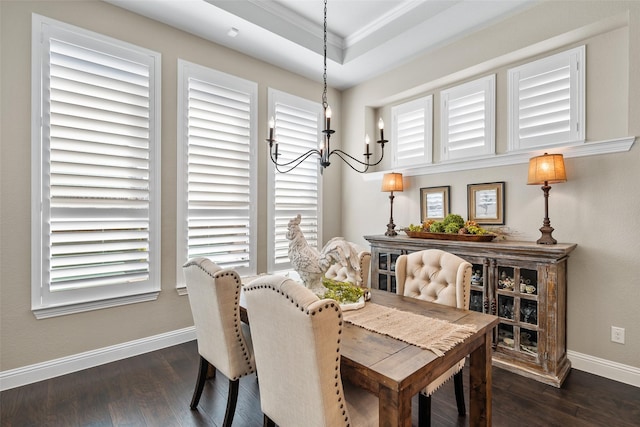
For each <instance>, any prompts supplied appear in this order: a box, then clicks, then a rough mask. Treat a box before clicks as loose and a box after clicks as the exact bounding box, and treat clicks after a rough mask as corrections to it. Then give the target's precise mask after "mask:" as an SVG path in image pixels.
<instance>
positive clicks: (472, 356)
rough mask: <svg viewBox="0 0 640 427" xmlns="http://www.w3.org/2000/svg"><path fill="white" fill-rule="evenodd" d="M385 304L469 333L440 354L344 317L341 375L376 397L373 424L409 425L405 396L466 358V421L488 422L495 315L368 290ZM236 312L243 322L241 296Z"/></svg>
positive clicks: (408, 398)
mask: <svg viewBox="0 0 640 427" xmlns="http://www.w3.org/2000/svg"><path fill="white" fill-rule="evenodd" d="M369 303H373V304H377V305H379V306H384V307H387V308H391V309H395V310H399V311H403V312H409V313H414V314H417V315H420V316H426V317H428V318H430V319H437V320H439V321H445V322H447V323H449V324H454V325H464V327H467V328H468V327H470V328H471V329H472V331H473V332H472V333H470V335H468V336H467V337H466V338H464V339H463V340H461V341H460V342H457V343H455V344H454V345H453V346H452V347H451V348H449V349H448V350H447V351H445V352H444V353H442V352H439V351H432V350H428V349H425V348H421V347H419V346H417V345H414V344H409V343H408V342H405V341H403V340H401V339H397V338H394V337H392V336H389V335H385V334H382V333H379V332H377V331H374V330H370V329H368V328H364V327H361V326H356V325H355V324H352V323H350V322H348V321H346V322H344V324H343V330H342V340H341V348H340V350H341V364H340V371H341V375H342V377H343V378H346V379H348V380H349V381H350V382H351V383H353V384H355V385H357V386H359V387H362V388H364V389H366V390H369V391H370V392H371V393H373V394H375V395H377V396H378V398H379V425H380V426H385V427H386V426H402V427H411V400H412V398H413V396H415V395H416V394H417V393H419V392H420V391H421V390H423V389H424V388H425V387H426V386H427V385H428V384H429V383H431V382H432V381H433V380H434V379H436V378H438V377H439V376H440V375H441V374H443V373H445V372H446V371H447V370H449V368H451V367H452V366H454V365H455V364H456V363H458V362H459V361H460V360H461V359H463V358H465V357H467V356H468V357H469V362H468V363H469V425H470V426H490V425H491V352H492V341H493V340H492V336H493V330H494V328H495V326H496V325H497V324H498V318H497V317H496V316H492V315H488V314H483V313H479V312H475V311H470V310H461V309H457V308H452V307H449V306H445V305H441V304H435V303H432V302H427V301H424V300H420V299H416V298H412V297H405V296H401V295H396V294H394V293H390V292H386V291H381V290H376V289H372V290H371V291H370V300H369V301H368V302H367V304H369ZM240 315H241V318H242V320H243V321H244V322H247V323H248V322H249V318H248V315H247V311H246V304H245V303H244V298H243V297H242V295H241V298H240Z"/></svg>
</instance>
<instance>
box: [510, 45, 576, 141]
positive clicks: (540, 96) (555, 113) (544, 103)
mask: <svg viewBox="0 0 640 427" xmlns="http://www.w3.org/2000/svg"><path fill="white" fill-rule="evenodd" d="M585 68H586V67H585V47H584V46H581V47H578V48H575V49H571V50H568V51H566V52H561V53H558V54H556V55H552V56H549V57H547V58H543V59H540V60H538V61H534V62H530V63H528V64H524V65H521V66H519V67H516V68H512V69H510V70H509V150H519V149H535V148H539V147H544V146H548V145H557V144H567V143H572V142H584V138H585V137H584V129H585V126H584V121H585V108H584V103H585V94H584V87H585V82H584V78H585Z"/></svg>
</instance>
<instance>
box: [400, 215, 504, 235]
mask: <svg viewBox="0 0 640 427" xmlns="http://www.w3.org/2000/svg"><path fill="white" fill-rule="evenodd" d="M403 231H404V232H405V233H407V235H408V236H410V237H422V238H443V237H440V236H451V237H449V238H445V240H451V239H453V238H454V237H456V238H455V239H453V240H461V239H464V240H468V239H472V240H477V241H489V240H492V239H493V238H494V237H495V236H496V235H495V233H492V232H491V231H489V230H487V229H484V228H482V227H480V226H479V225H478V223H477V222H476V221H465V220H464V219H463V218H462V217H461V216H460V215H457V214H449V215H447V216H446V217H445V218H444V219H443V220H442V221H435V220H427V221H424V222H423V223H421V224H418V225H414V224H409V226H408V227H406V228H404V229H403Z"/></svg>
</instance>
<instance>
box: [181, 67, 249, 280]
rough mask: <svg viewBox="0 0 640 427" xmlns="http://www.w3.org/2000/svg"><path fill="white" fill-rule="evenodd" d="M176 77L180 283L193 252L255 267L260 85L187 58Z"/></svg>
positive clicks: (225, 264) (224, 263)
mask: <svg viewBox="0 0 640 427" xmlns="http://www.w3.org/2000/svg"><path fill="white" fill-rule="evenodd" d="M178 80H179V83H178V103H179V107H178V227H177V228H178V237H177V242H178V245H177V246H178V247H177V257H178V258H177V261H178V265H177V270H176V271H177V276H178V277H177V283H178V288H179V289H184V288H185V283H184V278H183V275H182V265H183V264H184V263H185V262H186V261H187V260H188V259H190V258H193V257H205V258H209V259H211V260H212V261H213V262H215V263H216V264H218V265H219V266H221V267H222V268H233V269H235V270H236V271H237V272H238V273H239V274H241V275H252V274H256V228H257V225H256V219H257V216H256V208H257V182H256V177H257V164H256V161H257V156H256V153H255V151H256V150H255V147H256V142H257V136H256V123H257V122H256V114H257V112H256V111H257V108H256V103H257V93H258V86H257V84H256V83H254V82H250V81H247V80H243V79H241V78H238V77H234V76H231V75H228V74H225V73H222V72H219V71H216V70H212V69H209V68H205V67H202V66H199V65H196V64H192V63H189V62H187V61H183V60H179V62H178Z"/></svg>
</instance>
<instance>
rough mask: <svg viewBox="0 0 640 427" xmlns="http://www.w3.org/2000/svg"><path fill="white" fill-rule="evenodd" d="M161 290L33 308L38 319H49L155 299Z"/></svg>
mask: <svg viewBox="0 0 640 427" xmlns="http://www.w3.org/2000/svg"><path fill="white" fill-rule="evenodd" d="M159 294H160V291H153V292H147V293H144V294H139V295H130V296H126V297H118V298H110V299H106V300H100V301H89V302H81V303H76V304H69V305H64V306H55V307H43V308H33V309H32V310H31V311H33V315H34V316H36V319H38V320H40V319H48V318H50V317H57V316H65V315H67V314H76V313H82V312H84V311H93V310H99V309H102V308H110V307H117V306H119V305H127V304H136V303H139V302H147V301H155V300H156V299H158V295H159Z"/></svg>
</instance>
